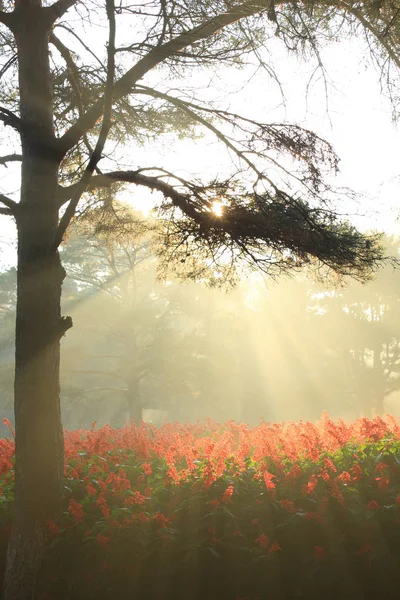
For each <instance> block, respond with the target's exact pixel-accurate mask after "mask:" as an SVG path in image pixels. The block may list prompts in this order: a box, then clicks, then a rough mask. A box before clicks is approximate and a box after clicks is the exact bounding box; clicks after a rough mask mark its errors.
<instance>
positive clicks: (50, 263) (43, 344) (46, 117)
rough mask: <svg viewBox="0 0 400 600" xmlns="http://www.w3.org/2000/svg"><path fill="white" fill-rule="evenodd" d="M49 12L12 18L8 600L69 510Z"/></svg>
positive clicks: (19, 12) (35, 8)
mask: <svg viewBox="0 0 400 600" xmlns="http://www.w3.org/2000/svg"><path fill="white" fill-rule="evenodd" d="M42 11H43V9H42V8H41V6H40V5H38V4H36V3H32V4H31V3H29V2H24V3H22V2H21V3H20V4H18V5H17V6H16V10H15V20H14V24H13V32H14V35H15V38H16V41H17V47H18V61H19V82H20V84H19V87H20V111H21V122H22V127H21V141H22V174H21V175H22V185H21V199H20V203H19V205H18V213H17V215H16V221H17V228H18V275H17V290H18V291H17V317H16V352H15V364H16V367H15V432H16V473H15V508H14V520H13V529H12V533H11V538H10V542H9V548H8V554H7V564H6V572H5V578H4V585H3V600H33V599H35V598H36V597H37V589H36V582H37V574H38V571H39V569H40V565H41V561H42V558H43V553H44V548H45V542H46V537H47V532H48V520H49V519H55V520H57V519H58V517H59V516H60V514H61V510H62V481H63V460H64V458H63V457H64V447H63V432H62V425H61V411H60V401H59V392H60V386H59V364H60V338H61V337H62V335H63V334H64V333H65V331H66V329H67V328H68V327H69V326H71V324H72V323H71V322H70V319H62V317H61V312H60V310H61V309H60V299H61V285H62V281H63V279H64V276H65V271H64V269H63V268H62V266H61V263H60V258H59V255H58V251H57V250H56V249H55V248H54V244H53V240H54V236H55V233H56V230H57V224H58V207H57V202H56V190H57V176H58V167H59V162H60V156H58V153H57V148H56V144H55V137H54V132H53V114H52V103H53V98H52V82H51V77H50V68H49V53H48V38H49V33H50V27H49V26H48V25H47V23H46V19H45V18H43V12H42ZM32 57H34V65H33V64H32V62H33V61H32Z"/></svg>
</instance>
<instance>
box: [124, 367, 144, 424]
mask: <svg viewBox="0 0 400 600" xmlns="http://www.w3.org/2000/svg"><path fill="white" fill-rule="evenodd" d="M127 401H128V417H129V420H130V421H134V422H135V423H140V422H141V421H142V420H143V407H142V403H141V397H140V389H139V378H138V377H131V378H129V380H128V394H127Z"/></svg>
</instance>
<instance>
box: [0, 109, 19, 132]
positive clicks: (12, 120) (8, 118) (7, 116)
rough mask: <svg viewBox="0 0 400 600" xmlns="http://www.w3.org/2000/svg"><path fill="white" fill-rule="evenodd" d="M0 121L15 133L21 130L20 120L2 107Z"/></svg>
mask: <svg viewBox="0 0 400 600" xmlns="http://www.w3.org/2000/svg"><path fill="white" fill-rule="evenodd" d="M0 121H3V123H4V125H10V127H13V128H14V129H16V130H17V131H20V128H21V119H20V118H19V117H17V115H16V114H14V113H13V112H12V111H11V110H8V108H5V107H4V106H0Z"/></svg>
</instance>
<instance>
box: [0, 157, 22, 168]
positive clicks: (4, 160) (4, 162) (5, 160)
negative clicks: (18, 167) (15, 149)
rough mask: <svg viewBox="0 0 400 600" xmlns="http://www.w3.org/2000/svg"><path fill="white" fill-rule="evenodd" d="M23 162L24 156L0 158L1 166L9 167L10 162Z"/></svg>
mask: <svg viewBox="0 0 400 600" xmlns="http://www.w3.org/2000/svg"><path fill="white" fill-rule="evenodd" d="M21 160H22V154H6V155H5V156H0V165H4V166H5V167H6V166H7V163H8V162H20V161H21Z"/></svg>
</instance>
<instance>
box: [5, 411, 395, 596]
mask: <svg viewBox="0 0 400 600" xmlns="http://www.w3.org/2000/svg"><path fill="white" fill-rule="evenodd" d="M65 448H66V462H65V513H64V520H63V522H62V523H57V524H56V523H53V522H49V523H48V528H49V550H50V551H49V552H48V556H47V559H46V563H45V566H44V569H43V572H42V574H41V587H42V588H43V592H42V597H43V599H46V598H47V599H50V598H57V599H65V600H67V599H68V600H72V599H74V600H75V599H76V600H84V599H85V600H91V599H94V598H96V600H103V599H104V600H108V599H111V598H113V599H114V598H115V599H118V600H125V599H128V598H129V599H138V600H150V599H152V600H153V599H157V600H164V599H165V600H166V599H168V600H169V599H172V598H173V599H174V600H178V599H179V600H180V599H181V600H192V599H193V600H214V599H215V600H225V599H226V600H239V599H247V600H257V599H258V600H264V599H266V598H270V599H272V600H280V599H292V598H293V599H294V598H306V599H307V600H312V599H314V598H315V599H316V598H325V599H332V600H334V599H335V600H338V599H347V598H348V599H350V598H351V599H352V600H358V599H360V600H361V599H370V598H371V600H372V599H374V600H375V599H377V598H397V597H398V594H399V591H398V590H399V589H400V587H399V585H400V568H399V565H400V423H399V422H398V420H397V419H395V418H393V417H385V418H384V419H381V418H379V417H376V418H375V419H372V420H368V419H359V420H356V421H354V422H352V423H345V422H343V421H340V420H339V421H336V422H334V421H332V420H331V419H330V418H329V417H328V415H323V417H322V418H321V420H320V421H319V422H318V423H309V422H301V421H300V422H296V423H284V424H267V423H263V424H261V425H259V426H258V427H248V426H246V425H244V424H237V423H234V422H228V423H225V424H223V425H221V424H218V423H214V422H211V421H209V422H206V423H202V424H197V425H187V426H186V425H182V424H168V425H164V426H163V427H161V428H159V429H157V428H155V427H153V426H151V425H145V424H142V425H141V426H140V427H136V426H135V425H133V424H132V425H129V426H127V427H125V428H123V429H112V428H111V427H104V428H102V429H99V430H95V428H93V429H92V430H91V431H72V432H66V433H65ZM13 451H14V447H13V442H12V441H11V440H2V441H1V445H0V453H1V458H0V487H1V497H0V498H1V504H0V509H1V510H0V527H1V531H2V540H1V542H2V547H5V544H6V537H7V531H8V530H9V527H10V523H11V511H12V499H13Z"/></svg>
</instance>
